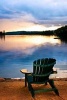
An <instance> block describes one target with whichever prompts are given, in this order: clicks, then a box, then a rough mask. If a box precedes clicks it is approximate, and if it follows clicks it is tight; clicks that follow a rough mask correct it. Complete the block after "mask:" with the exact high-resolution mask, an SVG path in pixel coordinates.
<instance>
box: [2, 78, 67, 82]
mask: <svg viewBox="0 0 67 100" xmlns="http://www.w3.org/2000/svg"><path fill="white" fill-rule="evenodd" d="M51 79H53V80H54V81H67V78H51ZM7 81H25V78H1V77H0V82H7Z"/></svg>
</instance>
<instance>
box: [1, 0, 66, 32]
mask: <svg viewBox="0 0 67 100" xmlns="http://www.w3.org/2000/svg"><path fill="white" fill-rule="evenodd" d="M66 24H67V0H0V31H3V30H5V31H6V32H7V31H20V30H22V31H44V30H54V29H57V28H59V27H61V26H63V25H66Z"/></svg>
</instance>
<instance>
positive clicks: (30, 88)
mask: <svg viewBox="0 0 67 100" xmlns="http://www.w3.org/2000/svg"><path fill="white" fill-rule="evenodd" d="M28 89H29V91H30V92H31V95H32V97H34V95H35V93H34V89H33V88H32V85H31V83H28Z"/></svg>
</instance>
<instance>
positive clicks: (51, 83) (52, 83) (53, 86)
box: [49, 80, 59, 96]
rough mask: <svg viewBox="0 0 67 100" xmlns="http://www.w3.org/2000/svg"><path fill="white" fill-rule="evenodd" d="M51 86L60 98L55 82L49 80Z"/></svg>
mask: <svg viewBox="0 0 67 100" xmlns="http://www.w3.org/2000/svg"><path fill="white" fill-rule="evenodd" d="M49 84H50V86H51V87H52V88H53V89H54V92H55V93H56V94H57V95H58V96H59V92H58V89H57V88H56V87H55V85H54V81H53V80H49Z"/></svg>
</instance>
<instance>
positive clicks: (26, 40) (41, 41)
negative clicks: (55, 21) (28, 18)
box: [0, 35, 61, 54]
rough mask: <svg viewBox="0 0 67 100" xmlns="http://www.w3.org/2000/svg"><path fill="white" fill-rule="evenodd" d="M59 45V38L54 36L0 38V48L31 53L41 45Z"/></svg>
mask: <svg viewBox="0 0 67 100" xmlns="http://www.w3.org/2000/svg"><path fill="white" fill-rule="evenodd" d="M47 44H51V45H56V44H58V45H60V44H61V41H60V40H59V39H54V36H31V35H29V36H25V35H24V36H23V35H22V36H6V37H5V42H4V41H2V40H0V50H6V51H20V52H24V53H27V54H31V53H32V52H34V51H35V50H36V49H37V48H38V47H40V46H41V45H44V46H45V45H47Z"/></svg>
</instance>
